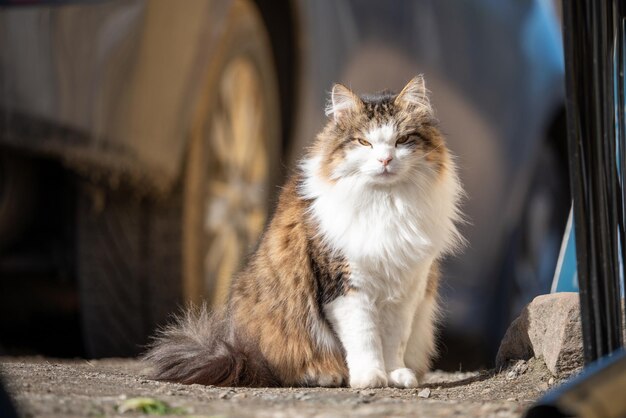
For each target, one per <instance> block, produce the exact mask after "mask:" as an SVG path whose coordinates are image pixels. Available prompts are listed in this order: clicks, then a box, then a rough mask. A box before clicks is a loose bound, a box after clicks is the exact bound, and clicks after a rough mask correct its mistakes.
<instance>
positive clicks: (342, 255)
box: [147, 77, 462, 387]
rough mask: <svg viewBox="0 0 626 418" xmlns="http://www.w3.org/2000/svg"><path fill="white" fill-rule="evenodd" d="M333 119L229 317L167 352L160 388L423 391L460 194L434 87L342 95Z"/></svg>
mask: <svg viewBox="0 0 626 418" xmlns="http://www.w3.org/2000/svg"><path fill="white" fill-rule="evenodd" d="M327 114H328V115H329V116H330V118H329V121H328V124H327V125H326V127H325V128H324V130H323V131H322V132H321V133H320V134H319V135H318V137H317V139H316V141H315V143H314V145H313V146H312V148H311V149H310V150H309V152H308V153H307V155H306V156H305V158H304V159H303V160H302V161H301V163H300V165H299V169H298V170H297V172H296V173H295V174H294V175H293V176H292V177H291V179H290V180H289V181H288V182H287V184H286V186H285V187H284V189H283V191H282V193H281V196H280V199H279V204H278V207H277V210H276V213H275V215H274V218H273V219H272V221H271V223H270V225H269V227H268V229H267V231H266V233H265V234H264V236H263V238H262V241H261V244H260V246H259V249H258V250H257V252H256V253H255V254H254V255H253V256H252V258H251V260H250V262H249V264H248V266H247V267H246V268H245V269H244V271H243V272H242V273H241V274H239V275H238V276H237V277H235V278H234V280H233V285H232V288H231V292H230V296H229V301H228V305H227V307H226V309H225V311H224V312H223V313H220V314H219V316H218V314H216V315H214V316H213V317H212V318H207V316H206V314H204V313H203V314H202V315H200V316H198V317H197V319H194V318H195V317H193V316H187V318H186V319H185V320H182V321H179V323H178V324H175V325H173V326H172V327H170V328H168V329H166V330H165V331H163V332H162V333H161V334H160V336H159V337H158V338H157V340H156V341H155V344H154V347H153V349H152V351H151V352H149V353H148V356H147V358H148V360H150V361H151V362H152V363H153V365H154V366H155V368H156V373H155V376H156V377H157V378H160V379H166V380H176V381H181V382H184V383H204V384H214V385H252V386H254V385H268V384H276V385H322V386H337V385H342V384H349V385H350V386H352V387H379V386H387V385H391V386H397V387H414V386H416V385H417V384H418V379H419V378H420V377H421V375H422V374H423V373H424V372H425V371H426V370H427V369H428V367H429V366H430V362H431V359H432V357H433V355H434V353H435V345H436V344H435V328H436V327H435V325H436V318H437V311H438V309H437V288H438V281H439V272H438V267H437V265H438V260H439V259H440V258H441V257H442V256H444V255H445V254H446V253H450V252H452V251H453V250H454V249H456V248H458V247H459V244H460V243H461V241H462V239H461V237H460V235H459V233H458V231H457V229H456V224H457V223H458V222H459V220H460V213H459V210H458V203H459V198H460V196H461V194H462V189H461V186H460V183H459V180H458V178H457V174H456V168H455V165H454V161H453V159H452V157H451V156H450V153H449V151H448V149H447V147H446V145H445V141H444V139H443V137H442V135H441V133H440V132H439V130H438V128H437V122H436V120H435V118H434V114H433V110H432V107H431V105H430V101H429V99H428V94H427V90H426V88H425V85H424V80H423V78H421V77H416V78H415V79H413V80H411V82H409V83H408V84H407V86H406V87H405V88H404V89H403V90H402V92H401V93H399V94H392V93H381V94H377V95H372V96H357V95H356V94H354V93H353V92H351V91H350V90H349V89H347V88H346V87H344V86H341V85H336V86H335V87H334V88H333V91H332V95H331V99H330V102H329V106H328V108H327ZM202 321H203V322H204V323H206V324H207V325H206V326H204V327H201V326H198V325H197V322H202ZM198 330H202V332H201V333H199V332H198ZM216 341H217V342H216ZM200 354H201V355H200ZM246 358H249V360H246ZM268 382H270V383H268Z"/></svg>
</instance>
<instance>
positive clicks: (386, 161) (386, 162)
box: [378, 157, 393, 167]
mask: <svg viewBox="0 0 626 418" xmlns="http://www.w3.org/2000/svg"><path fill="white" fill-rule="evenodd" d="M391 160H393V158H391V157H385V158H379V159H378V161H380V163H381V164H382V165H383V167H387V166H388V165H389V163H390V162H391Z"/></svg>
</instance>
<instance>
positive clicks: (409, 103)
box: [394, 74, 433, 113]
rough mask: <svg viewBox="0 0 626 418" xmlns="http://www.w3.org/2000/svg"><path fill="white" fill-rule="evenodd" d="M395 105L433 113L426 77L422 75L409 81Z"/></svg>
mask: <svg viewBox="0 0 626 418" xmlns="http://www.w3.org/2000/svg"><path fill="white" fill-rule="evenodd" d="M394 103H395V104H396V105H398V106H403V107H407V108H415V109H416V110H419V111H423V112H428V113H433V108H432V106H431V105H430V98H429V97H428V90H427V89H426V82H425V81H424V76H423V75H421V74H420V75H418V76H417V77H414V78H413V79H412V80H411V81H409V82H408V83H407V85H406V86H404V88H403V89H402V91H401V92H400V94H398V96H397V97H396V99H395V102H394Z"/></svg>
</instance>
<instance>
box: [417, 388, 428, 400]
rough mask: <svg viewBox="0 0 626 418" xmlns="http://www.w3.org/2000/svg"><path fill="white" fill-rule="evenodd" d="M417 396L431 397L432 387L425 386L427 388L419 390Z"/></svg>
mask: <svg viewBox="0 0 626 418" xmlns="http://www.w3.org/2000/svg"><path fill="white" fill-rule="evenodd" d="M417 396H418V397H420V398H429V397H430V389H428V388H425V389H422V390H420V391H419V392H418V394H417Z"/></svg>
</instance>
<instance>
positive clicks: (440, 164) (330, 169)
mask: <svg viewBox="0 0 626 418" xmlns="http://www.w3.org/2000/svg"><path fill="white" fill-rule="evenodd" d="M326 114H327V115H328V116H329V121H328V124H327V125H326V127H325V129H324V130H323V131H322V133H321V134H320V135H319V137H318V140H317V142H316V144H315V146H314V148H313V154H314V155H315V156H317V157H319V169H320V175H322V176H323V177H325V178H327V179H328V180H330V181H333V182H334V181H338V180H341V179H346V178H350V179H353V180H356V181H359V182H362V183H366V184H383V185H384V184H389V185H391V184H395V183H398V182H402V181H415V179H416V177H420V176H422V177H424V176H430V175H433V176H436V175H437V174H438V173H439V172H441V171H443V170H445V168H446V162H447V161H448V158H449V157H448V153H447V149H446V147H445V144H444V141H443V138H442V136H441V134H440V132H439V130H438V129H437V127H436V120H435V117H434V114H433V109H432V107H431V105H430V100H429V98H428V91H427V90H426V86H425V84H424V78H423V77H422V76H418V77H415V78H414V79H412V80H411V81H410V82H409V83H408V84H407V85H406V86H405V87H404V89H402V91H401V92H400V93H398V94H393V93H387V92H384V93H379V94H374V95H361V96H359V95H357V94H355V93H353V92H352V91H351V90H350V89H348V88H347V87H345V86H343V85H341V84H336V85H334V86H333V89H332V93H331V98H330V101H329V104H328V107H327V109H326Z"/></svg>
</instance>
